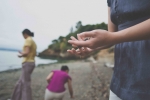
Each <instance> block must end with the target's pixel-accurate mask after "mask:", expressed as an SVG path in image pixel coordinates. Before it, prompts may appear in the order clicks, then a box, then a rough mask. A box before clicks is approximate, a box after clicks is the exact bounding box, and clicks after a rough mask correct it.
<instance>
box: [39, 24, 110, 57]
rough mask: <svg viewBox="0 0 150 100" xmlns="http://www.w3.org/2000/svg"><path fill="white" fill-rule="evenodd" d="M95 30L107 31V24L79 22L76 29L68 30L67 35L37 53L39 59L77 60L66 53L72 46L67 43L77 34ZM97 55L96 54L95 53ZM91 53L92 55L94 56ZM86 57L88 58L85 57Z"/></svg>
mask: <svg viewBox="0 0 150 100" xmlns="http://www.w3.org/2000/svg"><path fill="white" fill-rule="evenodd" d="M95 29H104V30H107V24H105V23H100V24H95V25H90V24H89V25H82V22H81V21H79V22H77V24H76V28H75V29H73V28H71V29H70V32H69V34H68V35H66V36H65V37H64V36H60V37H59V38H58V39H55V40H53V41H52V44H50V45H49V46H48V48H47V49H45V50H44V51H43V52H41V53H39V55H38V56H39V57H42V58H51V59H52V58H53V59H58V58H59V59H78V58H77V57H76V56H73V55H70V54H69V53H67V50H68V49H71V48H72V46H71V45H70V44H69V43H68V42H67V41H68V40H69V39H70V37H71V36H74V37H76V36H77V34H78V33H81V32H85V31H91V30H95ZM95 53H97V52H95ZM95 53H93V54H95ZM87 57H88V56H87Z"/></svg>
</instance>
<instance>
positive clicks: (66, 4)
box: [0, 0, 107, 52]
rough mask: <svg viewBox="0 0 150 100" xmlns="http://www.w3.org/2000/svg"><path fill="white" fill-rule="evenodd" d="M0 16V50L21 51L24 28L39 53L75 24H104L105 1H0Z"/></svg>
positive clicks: (105, 18)
mask: <svg viewBox="0 0 150 100" xmlns="http://www.w3.org/2000/svg"><path fill="white" fill-rule="evenodd" d="M0 15H1V16H0V47H5V48H16V49H22V46H23V44H24V38H23V37H22V31H23V30H24V29H25V28H27V29H29V30H31V31H32V32H34V34H35V37H34V38H33V39H34V41H35V42H36V44H37V47H38V49H37V51H38V52H41V51H43V50H44V49H46V48H47V47H48V45H50V44H51V41H52V40H54V39H57V38H58V37H59V36H66V35H67V34H68V33H69V31H70V28H71V27H74V26H75V25H76V23H77V22H78V21H82V24H83V25H86V24H97V23H102V22H105V23H107V0H1V2H0Z"/></svg>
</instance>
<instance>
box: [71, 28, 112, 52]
mask: <svg viewBox="0 0 150 100" xmlns="http://www.w3.org/2000/svg"><path fill="white" fill-rule="evenodd" d="M77 37H78V41H76V40H69V41H68V43H70V44H72V46H77V47H88V48H90V49H96V48H98V47H102V46H106V45H109V44H113V41H112V34H111V33H110V32H108V31H106V30H93V31H90V32H83V33H80V34H78V35H77ZM88 37H91V38H90V39H89V40H87V41H83V40H84V39H85V38H88Z"/></svg>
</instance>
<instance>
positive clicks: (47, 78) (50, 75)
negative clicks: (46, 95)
mask: <svg viewBox="0 0 150 100" xmlns="http://www.w3.org/2000/svg"><path fill="white" fill-rule="evenodd" d="M53 74H54V72H51V73H50V74H49V75H48V76H47V77H46V81H47V83H49V82H50V80H51V78H52V76H53Z"/></svg>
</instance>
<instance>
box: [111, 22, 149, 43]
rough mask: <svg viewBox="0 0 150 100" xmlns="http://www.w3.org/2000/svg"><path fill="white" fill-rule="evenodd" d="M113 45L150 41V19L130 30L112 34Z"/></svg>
mask: <svg viewBox="0 0 150 100" xmlns="http://www.w3.org/2000/svg"><path fill="white" fill-rule="evenodd" d="M111 39H112V41H111V42H112V43H113V44H117V43H121V42H130V41H139V40H148V39H150V19H148V20H146V21H144V22H141V23H139V24H137V25H134V26H132V27H130V28H127V29H124V30H122V31H118V32H115V33H111V38H110V40H111Z"/></svg>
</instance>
